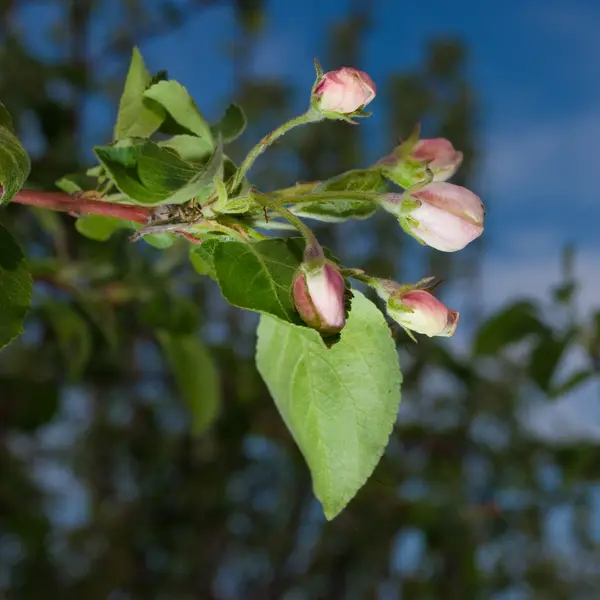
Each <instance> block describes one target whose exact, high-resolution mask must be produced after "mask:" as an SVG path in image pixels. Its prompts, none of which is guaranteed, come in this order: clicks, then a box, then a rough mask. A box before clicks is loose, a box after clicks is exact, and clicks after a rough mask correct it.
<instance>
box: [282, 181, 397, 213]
mask: <svg viewBox="0 0 600 600" xmlns="http://www.w3.org/2000/svg"><path fill="white" fill-rule="evenodd" d="M385 189H386V182H385V179H384V178H383V176H382V175H381V173H380V172H378V171H371V170H369V169H356V170H354V171H348V172H346V173H342V174H341V175H338V176H337V177H334V178H332V179H329V180H327V181H324V182H322V183H321V184H319V185H317V186H316V187H314V188H313V189H311V190H310V193H311V194H319V193H320V192H344V191H349V192H372V193H380V192H383V191H385ZM298 198H302V195H301V194H300V195H299V196H298ZM291 210H292V212H294V213H295V214H296V215H298V216H302V217H307V218H310V219H317V220H319V221H326V222H331V223H338V222H341V221H346V220H347V219H367V218H368V217H370V216H371V215H372V214H373V213H374V212H375V211H376V210H377V203H376V202H375V201H374V200H357V199H355V198H344V196H343V193H341V194H340V196H339V197H338V198H336V199H335V200H325V199H324V200H320V201H318V202H315V201H310V202H301V203H298V204H295V205H294V206H293V207H291Z"/></svg>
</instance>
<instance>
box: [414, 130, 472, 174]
mask: <svg viewBox="0 0 600 600" xmlns="http://www.w3.org/2000/svg"><path fill="white" fill-rule="evenodd" d="M411 156H412V158H414V159H415V160H417V161H419V162H423V163H427V167H428V168H429V169H430V170H431V171H432V172H433V181H446V180H447V179H450V177H452V175H454V173H456V171H457V170H458V167H460V165H461V163H462V161H463V153H462V152H460V151H458V150H455V148H454V146H453V145H452V142H450V141H449V140H446V139H444V138H432V139H427V140H419V141H418V142H417V144H416V145H415V147H414V148H413V151H412V153H411Z"/></svg>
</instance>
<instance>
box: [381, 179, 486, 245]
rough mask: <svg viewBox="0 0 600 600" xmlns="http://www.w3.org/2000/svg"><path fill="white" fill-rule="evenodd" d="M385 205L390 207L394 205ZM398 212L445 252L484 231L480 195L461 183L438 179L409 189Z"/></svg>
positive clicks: (411, 227) (405, 222) (409, 225)
mask: <svg viewBox="0 0 600 600" xmlns="http://www.w3.org/2000/svg"><path fill="white" fill-rule="evenodd" d="M382 206H384V208H386V209H387V210H390V208H391V207H393V205H390V206H387V205H386V204H385V203H382ZM399 212H400V215H399V218H400V223H401V225H402V226H403V227H404V229H406V230H407V231H408V232H409V233H410V234H411V235H413V236H414V237H415V238H417V240H419V241H420V242H422V243H424V244H427V245H428V246H431V247H432V248H435V249H436V250H441V251H442V252H456V251H457V250H462V249H463V248H464V247H465V246H466V245H467V244H469V243H471V242H472V241H473V240H475V239H476V238H478V237H479V236H480V235H481V234H482V233H483V220H484V216H485V210H484V208H483V204H482V202H481V200H480V198H479V196H477V195H476V194H474V193H473V192H471V191H470V190H468V189H467V188H464V187H462V186H460V185H454V184H452V183H445V182H439V183H438V182H436V183H431V184H429V185H428V186H426V187H424V188H422V189H420V190H416V191H414V192H406V193H405V194H404V195H403V197H402V202H401V204H400V208H399Z"/></svg>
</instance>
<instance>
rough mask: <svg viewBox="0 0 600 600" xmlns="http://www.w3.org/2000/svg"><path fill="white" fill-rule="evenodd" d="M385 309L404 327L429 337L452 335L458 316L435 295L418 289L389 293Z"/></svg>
mask: <svg viewBox="0 0 600 600" xmlns="http://www.w3.org/2000/svg"><path fill="white" fill-rule="evenodd" d="M387 311H388V314H389V315H390V317H392V319H394V321H396V322H397V323H399V324H400V325H401V326H402V327H404V328H405V329H409V330H410V331H414V332H416V333H422V334H423V335H427V336H429V337H434V336H442V337H450V336H452V335H453V334H454V332H455V331H456V327H457V325H458V320H459V317H460V315H459V313H458V312H456V311H455V310H450V309H449V308H448V307H447V306H446V305H445V304H443V303H442V302H440V301H439V300H438V299H437V298H436V297H435V296H432V295H431V294H430V293H429V292H426V291H425V290H419V289H413V290H411V291H409V292H406V293H402V292H396V293H394V294H392V295H390V297H389V298H388V301H387Z"/></svg>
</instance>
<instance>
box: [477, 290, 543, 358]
mask: <svg viewBox="0 0 600 600" xmlns="http://www.w3.org/2000/svg"><path fill="white" fill-rule="evenodd" d="M547 331H548V328H547V327H546V326H545V325H544V324H543V323H542V322H541V321H540V319H539V317H538V314H537V309H536V307H535V306H534V305H533V304H531V302H517V303H515V304H513V305H512V306H509V307H508V308H506V309H504V310H502V311H500V312H498V313H497V314H495V315H492V316H491V317H490V318H489V319H488V320H487V321H486V322H485V323H484V324H483V325H482V326H481V327H480V329H479V331H478V332H477V335H476V336H475V343H474V350H475V353H476V354H495V353H496V352H499V351H500V350H502V349H503V348H504V347H505V346H508V345H510V344H513V343H515V342H519V341H521V340H523V339H525V338H526V337H528V336H530V335H533V334H545V333H546V332H547Z"/></svg>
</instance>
